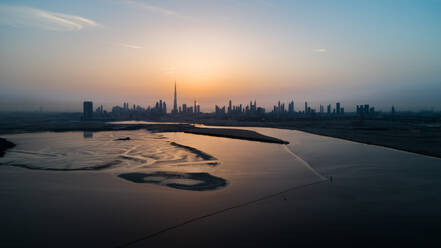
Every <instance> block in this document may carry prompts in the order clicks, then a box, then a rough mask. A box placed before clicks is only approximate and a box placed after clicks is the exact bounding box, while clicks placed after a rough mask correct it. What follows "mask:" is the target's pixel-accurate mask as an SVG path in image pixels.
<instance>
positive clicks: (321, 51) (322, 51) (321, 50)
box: [314, 48, 327, 53]
mask: <svg viewBox="0 0 441 248" xmlns="http://www.w3.org/2000/svg"><path fill="white" fill-rule="evenodd" d="M326 51H327V50H326V49H325V48H316V49H314V52H316V53H325V52H326Z"/></svg>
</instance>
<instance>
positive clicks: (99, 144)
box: [0, 130, 225, 189]
mask: <svg viewBox="0 0 441 248" xmlns="http://www.w3.org/2000/svg"><path fill="white" fill-rule="evenodd" d="M121 137H123V138H125V137H130V140H118V139H119V138H121ZM8 138H9V139H11V140H12V141H13V142H15V143H16V144H17V146H16V147H15V148H14V149H11V150H9V151H8V153H7V155H6V156H5V157H4V158H2V159H1V160H0V162H1V163H3V164H6V165H10V166H17V167H22V168H28V169H34V170H52V171H53V170H56V171H63V170H64V171H78V170H108V171H112V172H113V173H116V174H119V173H130V172H135V171H136V172H140V171H141V172H143V173H153V172H156V171H163V172H164V171H167V172H168V173H167V174H164V175H168V176H169V177H170V175H174V176H171V177H172V178H174V177H176V178H180V177H182V179H183V181H182V182H181V183H174V184H172V183H170V182H168V183H162V184H161V185H175V184H182V185H192V183H190V182H188V181H191V180H194V182H193V184H194V185H198V183H199V181H198V180H199V179H200V178H199V179H192V176H191V175H192V174H188V175H186V174H182V173H189V172H192V173H195V172H207V171H209V170H210V167H213V166H216V165H218V164H219V162H218V161H217V159H216V158H215V157H213V156H211V155H209V154H206V153H204V152H202V151H199V150H197V149H193V148H191V147H188V146H185V145H181V144H177V143H174V142H170V141H169V140H167V139H165V138H164V137H163V136H162V135H160V134H152V133H150V132H147V131H144V130H138V131H120V132H97V133H92V132H83V133H81V132H65V133H49V132H48V133H30V134H17V135H10V136H9V137H8ZM173 173H174V174H173ZM146 175H150V174H146ZM177 175H179V176H177ZM123 178H124V177H123ZM176 178H175V179H176ZM125 179H128V180H129V178H125ZM169 179H170V178H169ZM184 179H185V180H184ZM131 181H133V180H131ZM218 186H220V185H217V186H216V187H218ZM222 186H225V184H223V185H222ZM216 187H213V189H214V188H216ZM174 188H180V187H174Z"/></svg>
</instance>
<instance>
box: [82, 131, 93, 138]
mask: <svg viewBox="0 0 441 248" xmlns="http://www.w3.org/2000/svg"><path fill="white" fill-rule="evenodd" d="M83 137H84V138H85V139H91V138H93V132H89V131H84V132H83Z"/></svg>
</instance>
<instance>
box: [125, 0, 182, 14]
mask: <svg viewBox="0 0 441 248" xmlns="http://www.w3.org/2000/svg"><path fill="white" fill-rule="evenodd" d="M124 2H125V3H126V4H129V5H133V6H135V7H138V8H142V9H145V10H147V11H150V12H152V13H157V14H161V15H166V16H178V14H177V13H176V12H175V11H174V10H170V9H166V8H163V7H160V6H157V5H152V4H148V3H145V2H140V1H135V0H124Z"/></svg>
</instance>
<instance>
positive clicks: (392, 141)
mask: <svg viewBox="0 0 441 248" xmlns="http://www.w3.org/2000/svg"><path fill="white" fill-rule="evenodd" d="M201 124H203V125H206V126H225V127H228V126H230V127H263V128H277V129H285V130H296V131H302V132H306V133H310V134H315V135H320V136H325V137H331V138H337V139H342V140H347V141H352V142H357V143H361V144H366V145H375V146H380V147H384V148H390V149H394V150H398V151H404V152H411V153H415V154H419V155H424V156H430V157H434V158H441V143H437V144H436V143H435V144H433V146H428V145H425V146H424V145H421V146H420V144H417V141H412V139H415V137H409V136H406V135H401V136H400V135H397V136H393V135H391V136H390V137H387V136H383V135H381V134H378V133H374V131H375V130H374V131H373V132H371V133H357V132H355V131H353V130H338V129H324V128H314V127H312V128H301V127H294V126H277V125H274V123H267V124H266V125H265V123H258V124H257V125H256V124H255V123H246V122H242V123H239V125H236V124H225V123H220V124H211V123H201ZM262 124H263V125H262ZM385 137H387V138H389V139H386V138H385ZM409 140H411V142H409ZM405 141H407V143H406V142H405ZM436 146H438V147H436ZM421 147H423V148H421ZM424 148H426V149H424ZM432 148H433V149H432ZM437 148H438V150H437ZM429 149H432V150H429Z"/></svg>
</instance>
